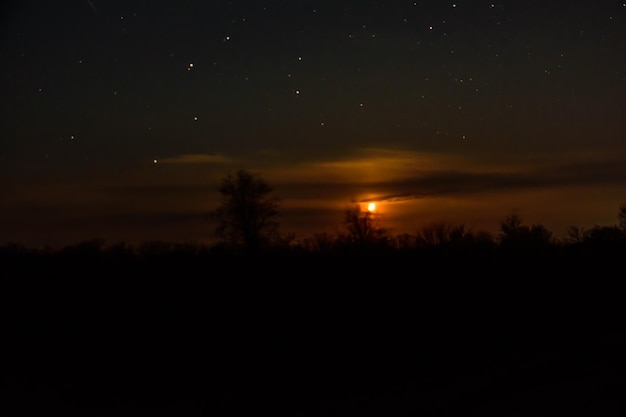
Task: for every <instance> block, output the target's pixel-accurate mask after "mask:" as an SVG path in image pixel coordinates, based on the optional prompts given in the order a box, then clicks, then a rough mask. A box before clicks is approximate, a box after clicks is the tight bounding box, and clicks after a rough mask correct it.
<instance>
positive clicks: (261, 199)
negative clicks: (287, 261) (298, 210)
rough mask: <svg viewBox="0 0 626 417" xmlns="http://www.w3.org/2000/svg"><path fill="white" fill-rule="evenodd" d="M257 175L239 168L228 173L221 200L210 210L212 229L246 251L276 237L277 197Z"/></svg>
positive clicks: (221, 191)
mask: <svg viewBox="0 0 626 417" xmlns="http://www.w3.org/2000/svg"><path fill="white" fill-rule="evenodd" d="M273 191H274V189H273V188H272V187H271V186H270V185H269V184H268V183H267V182H266V181H265V180H264V179H263V178H261V176H260V175H259V174H253V173H251V172H249V171H247V170H244V169H240V170H238V171H237V172H236V173H235V174H234V175H233V174H228V175H227V176H226V177H225V178H224V179H223V180H222V183H221V185H220V187H219V192H220V194H221V202H220V205H219V207H218V208H217V209H215V210H214V211H213V212H211V215H212V217H214V218H215V219H216V220H217V227H216V229H215V232H216V234H217V236H218V237H220V238H221V239H223V240H224V241H225V242H226V243H228V244H231V245H234V246H242V247H243V248H245V249H246V250H248V251H253V250H256V249H259V248H260V247H262V246H265V245H268V244H270V243H272V242H273V241H274V240H276V239H278V236H279V235H278V221H277V220H276V219H277V217H278V208H279V205H278V199H277V198H276V197H274V196H272V195H271V194H272V192H273Z"/></svg>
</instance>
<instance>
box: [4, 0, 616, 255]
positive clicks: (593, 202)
mask: <svg viewBox="0 0 626 417" xmlns="http://www.w3.org/2000/svg"><path fill="white" fill-rule="evenodd" d="M0 7H1V9H0V11H1V13H2V18H1V23H2V29H1V31H0V59H1V61H2V63H3V64H2V65H1V66H0V89H1V91H2V95H1V96H0V97H1V98H0V106H1V113H0V117H1V120H0V121H1V137H2V140H1V142H0V186H1V191H0V243H6V242H20V243H24V244H27V245H31V246H53V247H55V246H61V245H65V244H71V243H76V242H80V241H83V240H89V239H92V238H102V239H105V240H107V241H110V242H119V241H124V242H128V243H139V242H143V241H152V240H167V241H178V242H194V243H204V242H209V241H211V239H212V236H213V229H214V225H213V224H211V223H210V222H209V221H208V220H207V219H206V217H205V214H206V213H207V212H208V211H210V210H212V209H213V208H215V207H216V204H217V202H218V196H219V195H218V192H217V188H218V186H219V182H220V180H221V179H222V178H223V177H224V176H225V175H226V174H227V173H229V172H234V171H236V170H237V169H239V168H243V169H248V170H250V171H252V172H255V173H259V174H260V175H261V176H262V177H263V178H264V179H265V180H266V181H268V182H269V183H270V184H271V185H272V186H273V187H274V189H275V194H276V196H278V197H279V198H280V199H281V200H280V204H281V218H280V224H281V229H282V231H283V232H291V233H295V234H296V236H297V237H299V238H303V237H306V236H310V235H312V234H313V233H320V232H330V233H334V232H336V231H337V230H339V229H338V228H339V227H340V225H341V221H342V219H343V210H345V208H346V207H348V205H349V204H351V203H352V202H363V203H365V202H367V201H375V202H377V210H378V212H379V213H380V215H381V219H382V222H383V225H384V226H386V227H388V228H389V229H390V231H391V232H392V233H394V234H400V233H411V234H414V233H416V231H417V230H418V229H419V228H420V227H423V226H425V225H429V224H433V223H436V222H446V223H450V224H464V225H466V226H468V227H469V228H471V229H473V230H484V231H490V232H494V233H495V232H497V227H498V223H499V221H501V220H502V219H503V218H504V217H506V216H508V215H509V214H511V213H512V212H517V213H518V214H519V215H520V216H521V217H522V219H523V220H524V222H525V223H529V224H530V223H540V224H543V225H545V226H546V227H548V228H549V229H550V230H551V231H552V232H553V233H554V234H555V235H556V236H562V235H565V234H566V231H567V228H568V227H569V226H572V225H574V226H577V227H584V228H589V227H592V226H593V225H611V224H615V223H617V212H618V208H619V206H620V205H622V204H624V203H626V3H624V1H623V0H622V1H613V0H596V1H591V0H588V1H582V0H573V1H535V0H506V1H505V0H493V1H482V0H471V1H470V0H458V1H454V0H437V1H435V0H421V1H373V0H358V1H357V0H343V1H342V0H337V1H307V0H265V1H264V0H259V1H236V0H233V1H222V0H213V1H208V0H205V1H201V0H178V1H161V0H150V1H138V0H124V1H122V0H84V1H83V0H63V1H55V2H50V1H43V0H24V1H11V2H8V3H7V2H5V5H4V6H0Z"/></svg>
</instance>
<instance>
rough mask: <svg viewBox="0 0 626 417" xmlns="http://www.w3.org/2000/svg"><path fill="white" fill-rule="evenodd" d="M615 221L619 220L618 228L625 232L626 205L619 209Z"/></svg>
mask: <svg viewBox="0 0 626 417" xmlns="http://www.w3.org/2000/svg"><path fill="white" fill-rule="evenodd" d="M617 219H618V220H619V228H620V229H622V230H623V231H624V232H626V204H624V205H622V206H621V207H620V208H619V212H618V213H617Z"/></svg>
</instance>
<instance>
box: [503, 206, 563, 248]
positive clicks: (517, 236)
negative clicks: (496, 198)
mask: <svg viewBox="0 0 626 417" xmlns="http://www.w3.org/2000/svg"><path fill="white" fill-rule="evenodd" d="M499 238H500V246H501V247H503V248H544V247H547V246H549V245H551V244H553V243H554V237H553V235H552V232H551V231H550V230H548V229H547V228H546V227H545V226H544V225H542V224H533V225H532V226H527V225H524V224H522V219H521V217H520V216H519V215H518V214H517V213H513V214H511V215H510V216H508V217H506V218H505V219H504V220H503V221H502V222H500V235H499Z"/></svg>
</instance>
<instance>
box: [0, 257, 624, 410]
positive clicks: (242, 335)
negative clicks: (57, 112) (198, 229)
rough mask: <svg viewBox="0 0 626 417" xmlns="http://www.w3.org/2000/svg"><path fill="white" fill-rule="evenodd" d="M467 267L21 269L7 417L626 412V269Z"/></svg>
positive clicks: (6, 320)
mask: <svg viewBox="0 0 626 417" xmlns="http://www.w3.org/2000/svg"><path fill="white" fill-rule="evenodd" d="M467 261H468V260H467V259H465V260H463V262H461V261H459V262H456V263H455V261H454V260H453V259H446V260H445V261H444V260H432V259H431V260H426V259H422V260H411V262H406V260H405V261H402V262H398V259H383V258H381V259H371V258H369V257H358V256H353V257H351V258H349V259H343V261H342V262H339V261H338V260H337V259H332V260H319V259H315V260H312V259H308V258H307V259H295V258H289V259H281V258H280V257H276V258H272V259H262V260H253V259H246V260H243V259H222V260H220V261H219V262H217V261H215V260H213V261H211V262H212V264H209V265H207V264H206V263H204V261H203V263H200V262H199V261H198V262H196V263H194V261H189V260H187V261H185V262H182V261H180V262H168V263H166V264H159V263H158V262H157V263H154V264H147V263H143V264H139V263H132V262H130V263H128V262H126V261H125V262H118V263H110V264H100V263H95V264H94V263H92V262H88V261H82V262H81V261H77V260H76V259H73V260H72V261H71V262H69V261H68V262H53V263H45V262H42V263H40V264H36V263H35V264H29V263H25V264H22V268H21V269H18V268H15V267H16V265H12V266H11V270H10V271H5V272H8V273H7V274H3V275H5V277H4V278H3V284H2V300H1V301H2V347H1V349H2V357H1V358H2V359H1V361H2V371H1V378H2V384H3V386H2V387H1V392H2V397H3V400H2V401H1V402H0V415H2V416H6V417H12V416H48V415H53V414H55V415H64V416H84V417H88V416H140V415H146V416H148V415H149V416H166V415H167V416H170V415H176V416H235V415H242V416H243V415H245V416H250V415H260V414H264V415H273V416H317V415H319V416H326V415H328V416H335V415H336V416H346V415H359V416H362V415H372V416H373V415H381V416H405V415H406V416H408V415H416V416H453V415H454V416H459V415H463V416H473V415H476V416H560V415H563V416H565V415H567V416H576V415H580V416H603V417H609V416H623V415H625V414H624V413H625V412H626V409H625V408H624V400H623V398H624V393H626V379H625V375H626V374H625V373H624V372H625V370H626V360H625V357H626V355H624V352H626V350H625V348H626V337H625V336H626V332H625V330H624V326H623V320H622V318H621V314H622V313H623V312H624V311H623V310H624V293H623V292H622V290H621V285H620V280H621V278H620V274H619V272H617V271H615V270H614V268H612V267H611V268H600V267H598V265H596V264H595V263H594V262H591V261H589V262H587V263H585V264H584V265H575V264H573V263H572V260H569V261H568V263H567V264H560V263H558V264H557V263H555V264H554V265H551V266H550V267H545V266H542V265H543V264H540V263H534V264H533V263H524V262H517V263H513V264H511V260H506V262H504V261H503V262H493V263H489V262H487V260H476V261H473V262H472V261H470V262H469V263H468V262H467ZM616 264H617V262H616ZM602 265H604V264H602ZM611 271H613V272H611Z"/></svg>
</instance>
